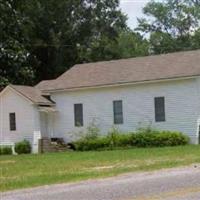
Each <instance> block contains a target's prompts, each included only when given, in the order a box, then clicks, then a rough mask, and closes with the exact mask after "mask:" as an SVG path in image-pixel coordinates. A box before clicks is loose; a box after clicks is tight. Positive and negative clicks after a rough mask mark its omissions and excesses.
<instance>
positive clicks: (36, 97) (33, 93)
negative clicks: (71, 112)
mask: <svg viewBox="0 0 200 200" xmlns="http://www.w3.org/2000/svg"><path fill="white" fill-rule="evenodd" d="M9 86H10V87H11V88H13V89H14V90H16V91H17V92H19V93H20V94H21V95H23V96H24V97H26V98H27V99H29V100H30V101H32V102H33V103H35V104H37V105H54V102H52V101H50V100H48V99H47V98H45V97H43V96H42V92H41V91H40V90H39V89H37V88H35V87H31V86H22V85H9Z"/></svg>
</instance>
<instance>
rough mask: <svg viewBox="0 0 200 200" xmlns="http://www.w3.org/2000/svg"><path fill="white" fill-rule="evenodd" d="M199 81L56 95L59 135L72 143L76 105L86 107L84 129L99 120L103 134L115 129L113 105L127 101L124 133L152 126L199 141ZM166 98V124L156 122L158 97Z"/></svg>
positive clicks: (119, 126) (124, 108)
mask: <svg viewBox="0 0 200 200" xmlns="http://www.w3.org/2000/svg"><path fill="white" fill-rule="evenodd" d="M197 87H198V86H197V81H196V80H195V79H191V80H185V81H171V82H162V83H154V84H141V85H132V86H123V87H113V88H104V89H103V88H101V89H90V90H82V91H74V92H59V93H54V94H53V95H52V98H53V100H54V101H55V102H56V105H57V109H58V111H59V112H58V113H57V114H56V117H55V122H54V123H55V134H58V135H59V136H62V137H64V138H65V139H66V140H67V141H70V140H71V139H72V138H73V137H72V136H74V135H75V134H74V132H77V131H80V130H82V128H77V127H74V104H76V103H82V104H83V118H84V128H86V127H87V126H88V125H89V123H91V122H92V121H93V119H95V121H96V123H97V124H99V127H100V129H101V131H102V133H106V132H107V131H108V130H109V129H110V128H111V127H112V126H113V101H114V100H122V101H123V117H124V123H123V124H121V125H117V127H118V128H119V129H120V130H123V131H134V130H136V129H137V128H138V127H141V126H147V125H152V127H155V128H158V129H164V130H177V131H182V132H184V133H186V134H188V135H189V136H190V137H191V139H192V141H194V140H196V139H197V138H196V137H197V119H198V117H199V100H198V99H199V95H198V89H197ZM161 96H164V97H165V112H166V122H155V113H154V97H161Z"/></svg>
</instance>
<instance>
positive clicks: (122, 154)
mask: <svg viewBox="0 0 200 200" xmlns="http://www.w3.org/2000/svg"><path fill="white" fill-rule="evenodd" d="M192 163H200V146H193V145H190V146H181V147H167V148H140V149H128V150H115V151H99V152H66V153H52V154H43V155H20V156H0V171H1V177H0V191H6V190H13V189H19V188H27V187H34V186H39V185H45V184H53V183H64V182H72V181H79V180H85V179H90V178H99V177H108V176H115V175H117V174H121V173H125V172H135V171H148V170H155V169H161V168H170V167H176V166H183V165H189V164H192Z"/></svg>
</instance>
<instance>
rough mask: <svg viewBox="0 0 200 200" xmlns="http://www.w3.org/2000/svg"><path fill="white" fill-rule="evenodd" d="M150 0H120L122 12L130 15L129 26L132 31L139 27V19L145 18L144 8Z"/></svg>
mask: <svg viewBox="0 0 200 200" xmlns="http://www.w3.org/2000/svg"><path fill="white" fill-rule="evenodd" d="M149 1H150V0H120V6H121V9H122V11H123V12H124V13H125V14H127V15H128V18H129V19H128V25H129V27H131V28H132V29H134V28H136V26H137V18H140V17H142V16H143V14H142V8H143V7H144V6H145V4H146V3H148V2H149Z"/></svg>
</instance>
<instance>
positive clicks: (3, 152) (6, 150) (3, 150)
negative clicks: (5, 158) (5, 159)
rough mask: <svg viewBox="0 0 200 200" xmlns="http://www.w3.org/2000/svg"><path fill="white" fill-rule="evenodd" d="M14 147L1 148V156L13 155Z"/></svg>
mask: <svg viewBox="0 0 200 200" xmlns="http://www.w3.org/2000/svg"><path fill="white" fill-rule="evenodd" d="M11 154H12V147H10V146H0V155H11Z"/></svg>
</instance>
